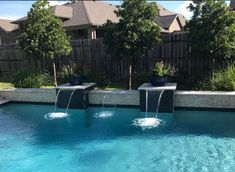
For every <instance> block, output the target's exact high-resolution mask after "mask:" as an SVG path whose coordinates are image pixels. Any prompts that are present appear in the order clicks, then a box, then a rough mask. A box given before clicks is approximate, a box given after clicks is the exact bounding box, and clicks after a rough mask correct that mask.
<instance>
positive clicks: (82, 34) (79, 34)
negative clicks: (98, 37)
mask: <svg viewBox="0 0 235 172" xmlns="http://www.w3.org/2000/svg"><path fill="white" fill-rule="evenodd" d="M66 33H67V34H68V35H69V36H70V39H71V40H76V39H87V38H88V35H87V29H77V30H71V31H67V32H66Z"/></svg>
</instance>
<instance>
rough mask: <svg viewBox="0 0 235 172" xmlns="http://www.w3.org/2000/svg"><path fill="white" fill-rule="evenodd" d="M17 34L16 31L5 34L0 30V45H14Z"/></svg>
mask: <svg viewBox="0 0 235 172" xmlns="http://www.w3.org/2000/svg"><path fill="white" fill-rule="evenodd" d="M17 34H18V32H17V31H13V32H5V31H4V30H3V29H1V28H0V45H2V44H10V43H15V42H16V37H17Z"/></svg>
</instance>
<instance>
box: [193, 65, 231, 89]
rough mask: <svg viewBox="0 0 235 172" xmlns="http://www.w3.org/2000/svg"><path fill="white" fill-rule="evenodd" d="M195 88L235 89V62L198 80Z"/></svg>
mask: <svg viewBox="0 0 235 172" xmlns="http://www.w3.org/2000/svg"><path fill="white" fill-rule="evenodd" d="M196 89H200V90H212V91H235V63H232V64H230V65H228V67H227V68H225V69H220V70H218V71H216V72H214V73H212V75H211V76H210V77H209V78H208V79H206V80H204V81H203V82H200V83H199V85H198V87H197V88H196Z"/></svg>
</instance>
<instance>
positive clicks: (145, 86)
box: [138, 83, 177, 91]
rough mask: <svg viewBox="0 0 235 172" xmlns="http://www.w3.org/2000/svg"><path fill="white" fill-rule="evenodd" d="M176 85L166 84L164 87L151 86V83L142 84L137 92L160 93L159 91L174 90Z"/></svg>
mask: <svg viewBox="0 0 235 172" xmlns="http://www.w3.org/2000/svg"><path fill="white" fill-rule="evenodd" d="M176 86H177V84H176V83H166V84H165V85H164V86H159V87H156V86H153V85H152V84H151V83H144V84H142V85H141V86H140V87H139V88H138V90H147V91H161V90H176Z"/></svg>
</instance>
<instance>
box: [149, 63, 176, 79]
mask: <svg viewBox="0 0 235 172" xmlns="http://www.w3.org/2000/svg"><path fill="white" fill-rule="evenodd" d="M153 73H154V74H155V75H156V76H173V75H174V73H175V69H174V68H173V67H172V66H171V65H169V64H164V63H163V61H161V62H157V63H155V66H154V69H153Z"/></svg>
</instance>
